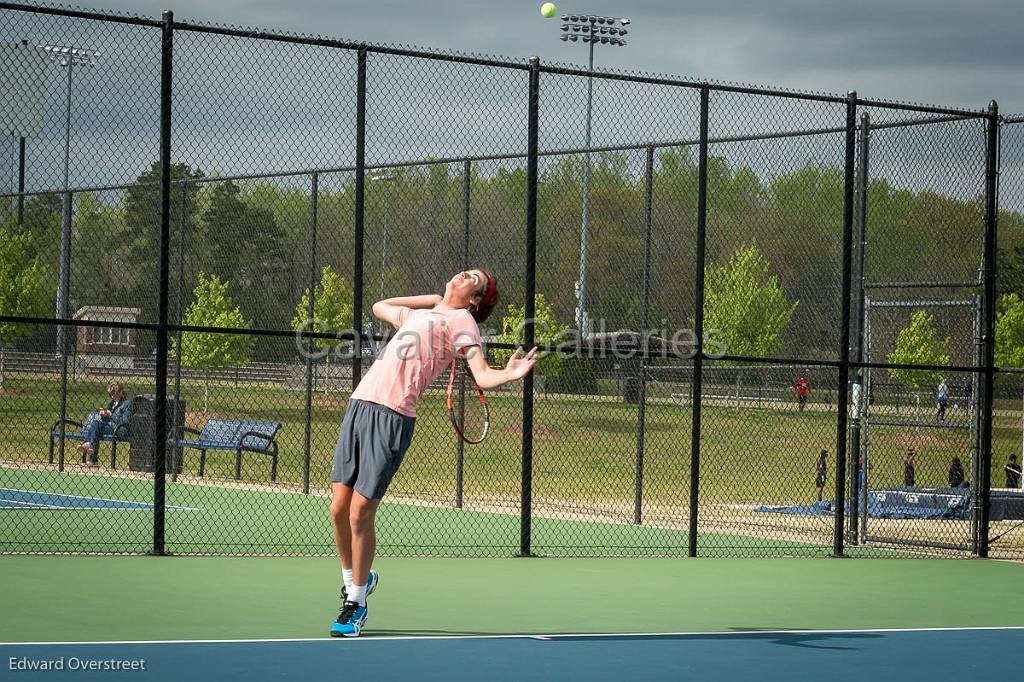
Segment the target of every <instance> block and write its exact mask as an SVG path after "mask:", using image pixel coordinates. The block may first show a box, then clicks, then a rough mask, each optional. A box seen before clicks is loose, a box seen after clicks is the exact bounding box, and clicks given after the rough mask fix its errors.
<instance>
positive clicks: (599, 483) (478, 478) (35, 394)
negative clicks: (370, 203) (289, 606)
mask: <svg viewBox="0 0 1024 682" xmlns="http://www.w3.org/2000/svg"><path fill="white" fill-rule="evenodd" d="M105 383H106V382H105V381H100V380H83V379H78V380H76V381H73V382H70V383H69V390H68V403H67V404H68V408H67V412H68V415H69V417H71V418H76V419H79V420H81V419H82V418H83V417H84V416H85V415H86V414H87V413H88V412H90V411H91V410H94V409H95V408H96V407H97V406H98V405H99V404H100V400H101V396H102V395H103V390H104V387H105ZM5 388H6V389H7V392H8V393H7V394H6V395H4V396H2V397H0V408H2V409H0V433H2V434H3V438H2V440H0V460H4V461H8V462H12V463H42V462H45V461H46V459H47V449H48V445H47V433H48V429H49V427H50V425H51V424H52V423H53V421H54V420H55V419H56V418H57V416H58V415H59V405H60V403H59V382H57V381H56V380H55V379H42V378H39V377H38V376H34V375H21V376H19V375H17V374H11V373H8V379H7V381H6V383H5ZM152 390H153V387H152V385H147V384H141V383H140V384H135V383H133V384H131V385H129V386H128V391H129V393H130V394H138V393H147V392H152ZM182 393H183V396H184V399H185V401H186V404H187V406H188V417H187V421H188V423H189V425H190V426H196V427H201V426H202V424H203V423H204V421H205V419H206V418H209V417H212V416H227V417H239V418H241V417H244V418H248V419H263V420H275V421H281V422H282V423H283V427H282V429H281V432H280V435H279V443H280V447H281V460H280V463H279V470H278V483H279V486H278V487H280V488H290V489H292V490H294V489H295V487H296V486H299V485H300V484H301V482H302V478H303V459H304V439H305V411H304V406H305V395H304V393H303V392H302V391H292V390H286V389H282V388H280V387H266V386H259V385H246V384H239V385H235V384H232V383H229V382H223V383H218V384H215V385H214V386H213V387H212V389H211V395H210V409H209V412H208V413H207V414H205V415H204V414H203V413H202V412H201V405H202V385H201V384H199V383H194V382H193V383H183V385H182ZM491 402H492V436H491V437H490V438H488V440H487V441H486V442H485V443H484V444H483V445H480V446H467V447H466V450H465V456H464V461H463V483H462V500H463V505H464V507H465V508H466V509H471V510H474V511H476V512H478V513H481V514H487V513H490V514H491V515H493V516H495V517H496V519H495V520H494V524H496V525H495V526H491V525H488V524H485V523H483V522H479V523H480V524H482V525H480V528H481V529H484V528H486V529H487V530H486V532H485V531H484V530H481V533H483V535H488V534H496V535H498V536H506V535H507V537H509V538H510V539H509V547H512V548H513V549H518V539H517V538H518V523H519V522H518V517H517V514H518V509H519V504H520V476H521V449H522V444H521V443H522V434H521V422H520V415H521V402H520V397H519V396H517V395H515V394H508V393H504V394H496V395H495V396H493V397H492V401H491ZM344 405H345V396H344V395H338V394H328V395H324V394H322V393H321V394H317V395H315V396H314V401H313V412H312V420H311V422H310V483H311V490H312V491H313V492H322V491H324V490H326V486H327V482H328V480H329V474H330V461H331V454H332V451H333V446H334V442H335V439H336V436H337V429H338V423H339V422H340V419H341V416H342V414H343V410H344ZM817 407H819V409H814V410H809V411H808V412H805V413H798V412H796V411H795V410H794V409H777V408H774V409H755V408H750V407H743V408H741V409H735V408H732V407H720V406H715V405H707V406H705V407H704V410H703V425H702V426H703V430H702V441H701V443H702V444H701V448H702V449H701V469H700V505H701V517H700V518H701V530H702V531H705V530H706V531H708V532H710V533H712V534H717V535H718V536H720V537H719V539H721V538H725V537H730V538H733V539H732V540H728V541H726V540H722V545H721V546H722V547H723V548H724V547H737V548H739V549H740V550H743V549H745V548H748V544H749V545H750V546H749V549H751V550H753V549H754V548H756V547H762V546H763V544H764V543H763V541H768V542H769V544H771V543H777V546H778V547H780V548H784V547H787V546H788V544H789V543H791V542H794V541H795V542H796V544H797V545H807V544H810V545H814V546H819V545H821V546H827V545H828V544H829V542H830V540H831V518H830V517H817V518H813V519H807V518H791V517H783V516H778V515H770V516H771V518H767V516H769V515H764V514H760V515H754V513H752V512H751V511H750V507H752V506H754V505H757V504H791V503H806V502H809V501H811V500H813V499H815V489H814V463H815V460H816V457H817V453H818V452H819V451H820V450H821V449H822V448H825V449H828V450H829V452H830V460H829V461H830V473H829V481H828V484H827V486H826V489H825V496H826V497H831V495H832V489H833V485H834V483H833V480H834V479H833V472H832V467H833V466H834V459H833V457H834V453H835V438H836V413H835V412H834V411H826V410H825V409H823V408H822V406H817ZM690 414H691V412H690V409H689V408H688V407H687V408H683V407H679V406H678V405H675V404H673V403H672V402H671V401H670V400H660V399H655V400H652V401H650V402H649V403H648V405H647V407H646V414H645V422H646V429H645V433H644V456H643V468H642V474H643V476H642V504H641V506H640V511H641V513H642V516H643V520H644V521H646V522H647V523H649V524H656V525H658V526H660V527H662V528H664V529H669V530H671V532H672V533H677V534H678V533H679V532H680V529H685V528H686V525H687V516H688V499H689V482H690V433H691V425H690ZM1015 419H1016V418H1015V417H1009V416H999V417H997V419H996V429H995V447H994V452H995V457H994V460H995V461H994V462H993V471H992V476H993V479H992V480H993V482H994V484H996V485H1000V484H1001V483H1002V465H1003V463H1004V462H1005V454H1006V453H1008V452H1010V451H1013V450H1014V449H1015V446H1016V445H1017V444H1018V443H1019V438H1020V432H1019V425H1018V424H1017V423H1016V421H1015ZM636 423H637V407H636V406H635V405H631V404H628V403H624V402H622V401H621V400H619V399H615V398H609V397H577V396H548V397H546V398H543V397H542V398H538V399H537V400H536V401H535V418H534V460H533V503H534V508H535V510H536V511H537V512H538V514H541V515H543V516H544V517H547V518H548V519H549V520H550V521H552V522H554V521H559V520H561V521H565V522H579V521H588V522H591V523H590V525H589V526H587V528H591V527H594V528H597V527H600V528H601V530H593V528H591V531H588V532H582V531H578V532H576V533H575V536H576V537H575V539H574V540H573V541H572V542H570V543H569V544H572V545H573V546H577V547H582V546H588V547H593V548H596V547H601V546H605V545H607V546H618V545H620V544H624V545H625V546H627V547H629V546H635V545H634V544H632V543H633V542H634V541H635V538H636V536H638V534H639V535H642V534H643V533H645V532H647V530H648V529H649V530H652V531H653V530H659V529H657V528H655V529H650V528H649V526H648V525H647V524H645V525H642V526H635V525H629V524H630V523H631V522H632V521H633V519H634V511H635V504H636V499H635V490H636V483H637V457H636V452H637V433H636ZM871 435H872V451H871V452H872V460H871V478H872V482H873V487H884V486H891V485H900V484H901V483H902V460H903V455H904V453H905V450H906V447H907V445H908V444H914V445H915V446H916V447H917V449H918V453H919V454H918V458H917V463H918V474H917V478H918V484H919V485H926V486H927V485H944V484H945V479H946V470H947V468H948V465H949V461H950V459H951V458H952V457H953V456H959V457H960V458H961V459H962V460H964V461H965V462H968V461H969V460H970V452H969V449H970V437H969V436H970V433H969V431H966V430H964V431H952V430H937V429H919V428H911V427H878V428H874V429H873V430H872V434H871ZM71 446H72V444H71V443H69V445H68V453H69V454H68V465H69V467H71V468H74V469H76V470H77V468H78V467H77V453H75V452H74V451H73V449H72V447H71ZM102 448H103V449H102V453H103V454H102V457H101V461H103V462H104V465H105V466H108V465H109V459H108V454H107V453H108V452H109V446H108V445H106V444H104V445H103V446H102ZM122 448H124V450H120V449H119V456H118V460H119V463H118V464H119V468H124V467H125V466H127V462H128V459H129V456H128V452H127V450H128V448H127V447H126V446H122ZM184 467H185V475H186V477H188V476H191V475H194V474H195V473H196V472H197V470H198V453H197V452H195V451H191V452H189V453H187V454H186V458H185V465H184ZM456 467H457V451H456V443H455V439H454V436H453V434H452V432H451V429H450V426H449V425H448V423H447V415H446V413H445V412H444V408H443V396H441V395H439V394H436V393H428V394H426V395H425V396H424V397H423V399H422V401H421V403H420V407H419V418H418V419H417V424H416V438H415V440H414V444H413V447H412V449H411V450H410V452H409V455H408V456H407V458H406V461H405V464H404V465H403V468H402V470H401V472H400V473H399V476H398V478H397V479H396V480H395V482H394V484H393V485H392V488H391V491H390V492H389V495H390V496H391V497H392V499H394V500H396V501H403V502H409V503H410V505H408V506H410V507H416V508H419V509H428V508H429V509H433V510H434V512H432V513H441V512H442V510H443V511H445V512H447V511H453V512H456V513H459V514H461V513H463V512H461V511H459V510H454V509H453V505H454V503H455V501H456V494H457V488H456ZM233 472H234V453H223V452H221V453H216V452H211V453H209V455H208V461H207V472H206V473H207V477H208V478H209V479H210V480H212V481H219V482H220V483H219V486H220V487H217V488H215V489H216V490H219V491H221V492H219V493H217V494H218V495H227V494H230V493H231V492H232V491H235V492H236V493H237V494H240V495H243V496H248V495H251V494H254V493H255V492H258V491H261V490H266V491H268V492H266V493H265V494H266V495H268V496H270V498H274V497H276V496H277V495H278V494H277V493H274V492H269V491H271V490H275V489H276V487H274V486H269V483H270V462H269V458H266V457H262V456H260V455H257V454H247V455H245V456H244V458H243V468H242V481H240V482H238V483H237V484H236V483H235V482H234V481H233V480H231V479H232V478H233ZM11 475H13V474H11ZM19 475H20V474H19ZM86 478H89V477H86ZM99 480H107V481H111V482H109V483H106V484H105V485H107V486H109V487H110V489H111V490H113V491H114V492H116V491H117V490H118V489H119V486H128V487H129V488H130V487H131V485H134V484H135V483H138V484H139V485H140V486H142V488H141V489H140V490H142V491H143V492H141V493H140V494H141V495H142V499H148V498H147V497H146V494H145V492H144V491H145V487H146V486H147V485H149V484H147V483H146V482H144V481H137V482H133V481H131V479H108V478H102V479H99ZM9 487H17V486H9ZM192 488H194V490H195V491H199V490H203V489H204V487H203V486H192ZM172 490H173V487H172ZM193 494H195V495H197V496H200V497H201V495H200V493H199V492H194V493H193ZM203 494H207V493H203ZM260 494H264V493H260ZM107 496H110V495H107ZM287 497H289V498H295V499H307V500H310V499H314V500H315V499H318V498H315V497H313V498H304V497H302V496H287ZM119 499H120V497H119ZM126 499H127V498H126ZM132 499H134V498H132ZM168 499H169V503H172V504H173V503H174V502H171V499H172V498H171V496H170V494H169V498H168ZM268 499H269V498H268ZM253 504H255V502H254V500H253V499H250V498H248V497H246V499H245V500H241V499H239V500H236V501H235V502H233V503H232V505H231V507H230V508H234V507H235V506H236V505H244V506H248V505H253ZM262 504H264V501H263V500H261V501H260V502H259V505H262ZM295 504H297V505H299V508H301V509H305V507H302V506H301V505H303V504H306V503H295ZM316 504H320V502H317V503H316ZM259 505H257V506H259ZM199 506H203V507H204V508H205V504H203V505H199ZM271 506H272V505H271ZM306 513H307V512H305V511H303V512H300V513H299V518H304V517H303V514H306ZM309 513H312V512H309ZM316 513H317V514H320V513H321V512H320V511H317V512H316ZM272 516H273V515H272ZM246 518H247V521H246V522H245V525H246V527H247V528H248V527H255V525H254V524H257V520H256V519H254V518H249V516H247V517H246ZM318 518H319V517H318ZM479 518H484V517H483V516H482V517H479ZM406 522H408V523H412V527H411V529H410V530H409V533H411V534H415V533H416V532H419V531H417V530H416V528H426V527H427V526H428V525H429V524H426V522H423V523H419V522H416V521H410V520H409V519H404V520H403V521H402V523H406ZM169 523H170V521H169ZM218 523H219V522H218ZM266 523H269V521H266ZM311 523H312V519H311ZM474 523H477V522H474ZM543 523H544V522H543V520H542V523H541V526H543ZM911 524H913V525H914V526H915V527H916V533H917V536H919V537H920V536H921V535H922V534H923V536H924V537H926V538H927V537H934V538H935V539H939V540H943V539H955V541H957V542H960V538H962V537H963V536H964V532H965V531H964V528H963V526H964V522H955V521H948V522H927V523H925V522H908V525H911ZM228 525H229V527H230V524H228ZM268 527H273V524H270V525H269V526H268ZM303 527H306V526H303ZM399 527H401V524H400V523H398V522H397V521H396V525H395V528H396V529H397V528H399ZM495 528H500V531H498V530H495ZM617 529H618V530H617ZM669 530H666V531H665V532H669ZM204 532H205V531H204ZM210 532H211V533H212V532H214V529H213V528H211V529H210ZM403 532H404V531H403ZM431 532H433V531H431ZM246 533H249V534H253V533H252V531H251V530H247V531H244V532H243V531H242V530H241V529H237V528H236V530H235V531H234V535H233V536H232V539H230V541H229V540H228V539H227V538H224V537H215V538H214V539H212V540H211V542H212V543H213V544H214V545H216V546H218V547H220V546H223V545H224V544H225V543H228V544H232V543H235V544H241V545H245V546H249V545H251V544H253V543H255V544H259V543H258V542H256V541H255V540H254V539H246V538H245V537H244V535H245V534H246ZM143 535H144V538H148V536H147V535H145V534H143ZM271 535H272V536H275V537H277V536H280V537H281V538H283V539H282V540H281V541H280V543H281V544H280V547H279V550H284V549H285V547H286V546H287V545H289V543H292V544H295V545H297V546H303V547H309V546H311V545H310V544H309V541H308V540H307V539H305V538H302V539H299V540H296V539H295V537H294V535H295V533H294V529H291V527H290V526H289V527H288V528H280V529H278V530H276V531H274V532H272V533H271ZM571 535H572V534H570V536H571ZM286 536H288V537H287V538H286ZM556 536H558V533H555V535H554V536H552V539H550V540H547V541H546V542H547V544H549V545H550V546H551V547H558V546H561V543H562V542H563V541H564V538H563V539H556ZM239 537H241V538H242V539H241V540H240V539H239ZM260 537H262V538H263V539H264V540H265V539H266V536H262V535H261V536H260ZM671 537H672V540H671V541H665V542H662V540H659V539H657V538H654V537H646V538H643V539H641V540H640V543H641V544H644V545H645V546H652V547H657V546H662V545H666V546H670V547H677V546H678V544H679V536H678V535H672V536H671ZM736 537H758V538H759V540H758V541H757V542H753V543H744V542H739V541H735V538H736ZM285 538H286V539H285ZM461 538H462V535H454V534H453V535H451V537H447V538H443V540H444V542H439V541H438V540H437V539H429V540H426V541H424V542H422V543H420V542H419V541H418V540H415V539H412V538H404V537H403V538H401V539H397V540H396V542H395V546H396V547H399V546H400V547H404V548H407V549H408V551H415V550H413V549H412V548H413V547H415V546H418V545H419V544H422V545H423V546H424V547H434V548H436V547H437V546H439V545H441V544H444V545H445V546H448V545H452V546H459V545H460V544H463V542H462V539H461ZM147 541H148V540H147ZM808 541H810V542H808ZM950 541H952V540H950ZM1007 541H1008V542H1009V544H1017V543H1019V544H1021V545H1024V532H1022V531H1020V530H1018V531H1013V532H1011V533H1010V534H1009V536H1008V538H1007V540H1004V542H1007ZM316 542H317V543H319V542H320V540H319V539H318V540H317V541H316ZM716 542H717V541H716ZM659 543H661V544H659ZM737 543H738V544H737ZM464 544H467V545H473V546H474V547H476V546H478V545H480V543H477V542H476V541H471V542H466V543H464ZM538 544H543V543H538ZM682 546H683V547H684V548H685V541H683V543H682ZM772 546H775V545H772ZM274 551H278V550H274ZM402 551H405V550H402ZM495 551H497V550H495ZM463 553H475V551H467V552H463ZM666 553H669V554H673V553H676V550H674V549H673V550H670V551H667V552H666Z"/></svg>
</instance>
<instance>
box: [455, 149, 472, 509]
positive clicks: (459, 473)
mask: <svg viewBox="0 0 1024 682" xmlns="http://www.w3.org/2000/svg"><path fill="white" fill-rule="evenodd" d="M472 173H473V162H472V161H470V160H469V159H466V160H465V161H464V162H463V163H462V265H461V266H460V267H461V268H462V269H463V270H466V269H468V268H469V215H470V213H469V200H470V194H471V193H472V181H471V176H472ZM465 409H466V377H465V375H463V376H461V377H460V378H459V418H460V419H461V418H462V417H463V416H464V415H465ZM465 454H466V443H465V442H464V441H463V440H462V439H461V438H456V439H455V508H456V509H462V482H463V477H464V464H465Z"/></svg>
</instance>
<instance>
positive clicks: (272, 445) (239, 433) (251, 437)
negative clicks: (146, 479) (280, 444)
mask: <svg viewBox="0 0 1024 682" xmlns="http://www.w3.org/2000/svg"><path fill="white" fill-rule="evenodd" d="M280 430H281V423H280V422H257V421H246V420H242V419H211V420H210V421H208V422H206V425H205V426H204V427H203V430H202V431H199V430H197V429H192V428H189V427H187V426H186V427H184V431H185V432H186V433H190V434H192V435H194V436H196V438H195V439H188V438H183V439H172V440H170V441H168V442H169V443H170V444H171V445H176V446H178V447H180V448H193V449H196V450H199V476H200V477H202V476H205V475H206V451H207V450H234V451H235V480H239V479H241V478H242V453H243V452H255V453H257V454H260V455H267V456H268V457H270V458H271V465H270V480H271V481H276V480H277V451H278V448H277V432H278V431H280Z"/></svg>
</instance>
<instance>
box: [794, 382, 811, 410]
mask: <svg viewBox="0 0 1024 682" xmlns="http://www.w3.org/2000/svg"><path fill="white" fill-rule="evenodd" d="M793 390H794V391H796V399H797V401H798V402H799V403H800V411H801V412H803V411H804V407H805V406H806V405H807V396H808V395H809V394H810V392H811V382H810V381H808V380H807V372H800V378H799V379H797V380H796V383H794V384H793Z"/></svg>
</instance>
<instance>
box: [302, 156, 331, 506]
mask: <svg viewBox="0 0 1024 682" xmlns="http://www.w3.org/2000/svg"><path fill="white" fill-rule="evenodd" d="M319 196H320V174H319V173H313V175H312V178H311V179H310V191H309V303H308V305H307V306H306V319H307V320H308V321H309V331H313V330H314V329H315V325H314V323H313V320H314V316H315V315H316V221H317V215H316V211H317V202H318V199H319ZM303 345H304V346H305V348H306V426H305V432H304V433H303V440H302V492H303V493H304V494H306V495H308V494H309V458H310V448H311V442H312V435H313V434H312V430H313V353H314V352H315V351H316V340H314V339H306V342H305V343H304V344H303ZM324 381H327V379H326V378H325V379H324Z"/></svg>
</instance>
